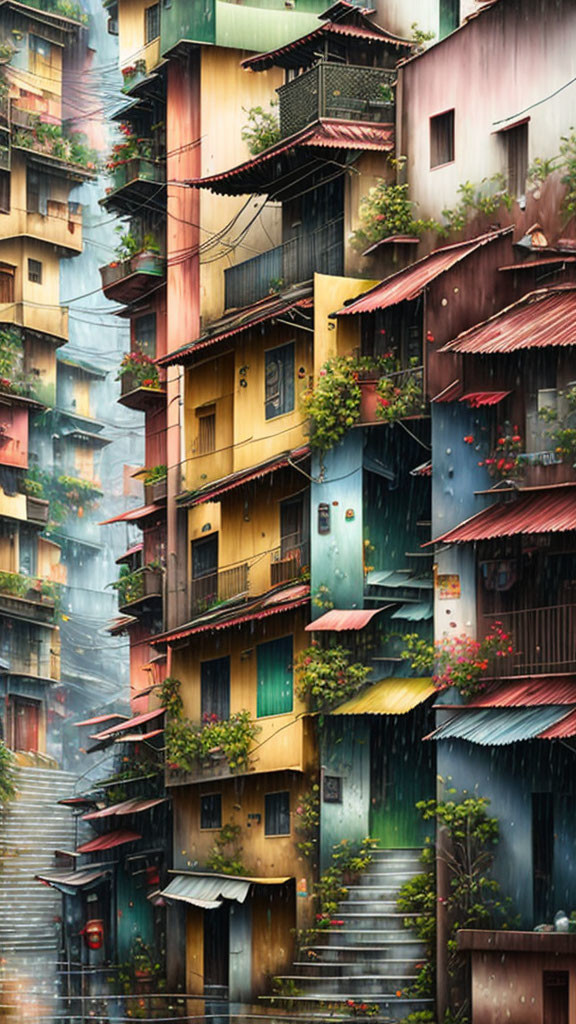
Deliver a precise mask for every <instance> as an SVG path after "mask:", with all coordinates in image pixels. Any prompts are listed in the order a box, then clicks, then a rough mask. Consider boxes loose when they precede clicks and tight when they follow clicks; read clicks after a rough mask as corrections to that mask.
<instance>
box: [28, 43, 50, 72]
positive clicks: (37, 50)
mask: <svg viewBox="0 0 576 1024" xmlns="http://www.w3.org/2000/svg"><path fill="white" fill-rule="evenodd" d="M51 63H52V46H51V45H50V43H49V42H48V40H47V39H42V38H41V37H40V36H35V35H33V34H32V33H30V35H29V36H28V70H29V71H32V73H37V74H41V73H42V71H43V70H44V69H45V68H46V65H48V66H49V65H50V64H51Z"/></svg>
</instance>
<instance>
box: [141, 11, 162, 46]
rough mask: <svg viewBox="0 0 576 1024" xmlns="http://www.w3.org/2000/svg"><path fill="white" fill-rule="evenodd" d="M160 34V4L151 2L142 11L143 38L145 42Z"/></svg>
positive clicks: (149, 41)
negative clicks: (150, 4) (150, 5)
mask: <svg viewBox="0 0 576 1024" xmlns="http://www.w3.org/2000/svg"><path fill="white" fill-rule="evenodd" d="M159 35H160V4H152V7H147V8H146V10H145V12H144V38H145V40H146V42H147V43H151V42H152V40H153V39H157V38H158V36H159Z"/></svg>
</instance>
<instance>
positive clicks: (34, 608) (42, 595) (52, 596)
mask: <svg viewBox="0 0 576 1024" xmlns="http://www.w3.org/2000/svg"><path fill="white" fill-rule="evenodd" d="M57 597H58V586H57V584H54V583H51V582H50V581H49V580H44V579H37V578H36V577H34V576H26V575H24V574H23V573H19V572H7V571H5V570H1V571H0V612H2V614H4V615H8V616H14V618H26V619H33V620H34V621H35V622H38V623H39V624H49V623H51V622H53V621H54V617H55V613H56V600H57Z"/></svg>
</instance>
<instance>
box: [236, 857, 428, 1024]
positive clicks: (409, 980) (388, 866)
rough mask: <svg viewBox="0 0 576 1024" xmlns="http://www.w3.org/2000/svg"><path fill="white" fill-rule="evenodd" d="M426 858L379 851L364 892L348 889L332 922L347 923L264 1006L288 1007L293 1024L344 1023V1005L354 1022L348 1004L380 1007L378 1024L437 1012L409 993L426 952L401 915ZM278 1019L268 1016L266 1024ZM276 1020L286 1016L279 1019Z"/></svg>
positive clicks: (329, 933)
mask: <svg viewBox="0 0 576 1024" xmlns="http://www.w3.org/2000/svg"><path fill="white" fill-rule="evenodd" d="M420 852H421V851H420V850H413V849H410V850H374V851H373V861H372V863H371V864H370V865H369V866H368V868H367V870H366V871H365V872H364V874H363V875H362V876H361V878H360V880H359V883H358V885H354V886H349V887H348V899H347V900H346V901H345V902H342V903H340V905H339V908H338V911H337V913H336V914H335V916H334V920H338V921H343V922H344V923H343V924H342V925H339V926H338V927H334V928H330V929H326V930H325V931H323V932H322V933H321V938H320V940H319V943H318V944H317V945H314V946H310V947H308V948H305V949H304V950H302V956H301V959H300V960H299V961H297V962H296V963H295V964H294V965H293V973H292V974H290V975H286V976H284V978H283V988H284V989H285V991H286V994H285V995H278V996H272V997H271V996H265V997H262V999H261V1003H263V1004H266V1005H267V1006H269V1007H274V1008H276V1007H278V1009H282V1008H283V1009H284V1012H286V1014H287V1016H288V1017H289V1018H290V1019H294V1020H307V1021H310V1020H319V1021H322V1020H327V1019H330V1020H332V1021H333V1020H337V1019H339V1017H340V1013H339V1004H340V1005H341V1007H342V1016H343V1017H344V1016H345V1017H347V1019H349V1016H348V1014H346V1009H347V1008H346V1001H347V1000H350V999H353V1000H354V1002H356V1003H363V1002H365V1003H369V1004H371V1005H374V1004H376V1003H377V1004H378V1006H379V1015H378V1016H375V1017H371V1018H370V1019H371V1020H372V1021H373V1022H376V1021H380V1022H384V1021H398V1020H402V1019H403V1018H404V1017H406V1016H407V1015H408V1014H410V1013H414V1012H415V1011H417V1010H431V1009H433V1004H432V1000H428V999H420V998H413V997H411V996H410V995H409V994H407V990H409V989H410V986H411V985H412V984H413V982H414V981H415V979H416V976H417V974H418V970H417V966H416V965H417V964H419V963H422V960H423V958H424V957H425V946H424V944H423V943H422V942H421V941H419V939H418V938H417V936H416V934H415V933H414V932H413V931H411V930H410V929H409V928H406V927H405V924H404V922H405V920H406V918H407V917H408V916H410V915H406V914H401V913H399V912H398V910H397V908H396V896H397V894H398V891H399V889H400V887H401V885H402V884H403V883H404V882H405V881H407V880H408V879H409V878H412V877H414V875H418V874H420V872H421V871H422V867H421V865H420ZM290 990H292V991H293V992H294V994H292V991H290ZM326 1004H329V1006H330V1012H329V1016H328V1014H326ZM323 1010H324V1014H323V1013H322V1011H323ZM273 1016H274V1015H273V1012H272V1013H271V1011H270V1010H268V1011H267V1015H266V1019H267V1020H268V1021H270V1020H271V1018H273ZM254 1019H256V1018H254ZM278 1019H279V1020H280V1019H282V1020H283V1021H284V1020H286V1017H284V1016H283V1015H282V1016H280V1014H279V1016H278Z"/></svg>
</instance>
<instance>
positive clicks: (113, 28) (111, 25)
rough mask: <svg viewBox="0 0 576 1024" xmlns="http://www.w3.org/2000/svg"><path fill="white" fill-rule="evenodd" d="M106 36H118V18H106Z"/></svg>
mask: <svg viewBox="0 0 576 1024" xmlns="http://www.w3.org/2000/svg"><path fill="white" fill-rule="evenodd" d="M108 34H109V35H111V36H117V35H118V18H108Z"/></svg>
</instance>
